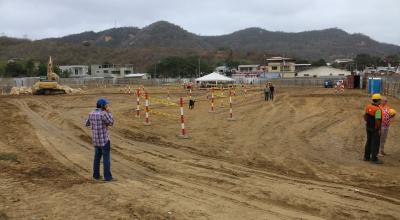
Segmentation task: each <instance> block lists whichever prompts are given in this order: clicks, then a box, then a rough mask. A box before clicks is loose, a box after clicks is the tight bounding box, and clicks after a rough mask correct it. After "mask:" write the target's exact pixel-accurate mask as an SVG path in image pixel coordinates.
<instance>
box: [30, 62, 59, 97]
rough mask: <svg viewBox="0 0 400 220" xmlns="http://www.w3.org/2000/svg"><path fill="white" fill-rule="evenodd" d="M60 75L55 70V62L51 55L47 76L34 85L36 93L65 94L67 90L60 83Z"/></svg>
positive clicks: (34, 92)
mask: <svg viewBox="0 0 400 220" xmlns="http://www.w3.org/2000/svg"><path fill="white" fill-rule="evenodd" d="M58 80H59V77H58V75H57V74H56V73H54V72H53V62H52V60H51V56H50V58H49V63H48V64H47V78H46V79H45V80H40V81H39V82H37V83H35V85H33V94H34V95H54V94H65V90H64V89H63V87H62V86H60V85H59V84H58V82H57V81H58Z"/></svg>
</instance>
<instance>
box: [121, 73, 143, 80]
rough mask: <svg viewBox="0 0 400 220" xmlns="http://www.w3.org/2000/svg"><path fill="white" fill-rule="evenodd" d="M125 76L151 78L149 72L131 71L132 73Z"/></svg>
mask: <svg viewBox="0 0 400 220" xmlns="http://www.w3.org/2000/svg"><path fill="white" fill-rule="evenodd" d="M124 77H125V78H130V79H149V74H148V73H131V74H126V75H125V76H124Z"/></svg>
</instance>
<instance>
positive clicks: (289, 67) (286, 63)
mask: <svg viewBox="0 0 400 220" xmlns="http://www.w3.org/2000/svg"><path fill="white" fill-rule="evenodd" d="M294 61H295V60H294V59H292V58H286V57H271V58H268V59H267V64H268V65H267V69H266V77H267V78H268V77H269V76H271V78H273V77H274V76H276V75H277V74H279V77H282V78H288V77H295V73H296V64H295V63H294Z"/></svg>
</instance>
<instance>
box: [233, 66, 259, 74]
mask: <svg viewBox="0 0 400 220" xmlns="http://www.w3.org/2000/svg"><path fill="white" fill-rule="evenodd" d="M259 67H260V65H239V66H238V71H239V72H242V73H251V72H256V71H258V70H259Z"/></svg>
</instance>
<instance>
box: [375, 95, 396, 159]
mask: <svg viewBox="0 0 400 220" xmlns="http://www.w3.org/2000/svg"><path fill="white" fill-rule="evenodd" d="M381 109H382V116H383V117H382V126H381V137H380V139H381V140H380V146H379V151H380V156H385V155H387V154H386V153H385V143H386V138H387V135H388V132H389V125H390V120H391V119H392V118H393V117H394V116H395V115H396V111H395V110H394V109H391V108H390V107H389V105H388V104H387V98H386V97H382V99H381Z"/></svg>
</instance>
